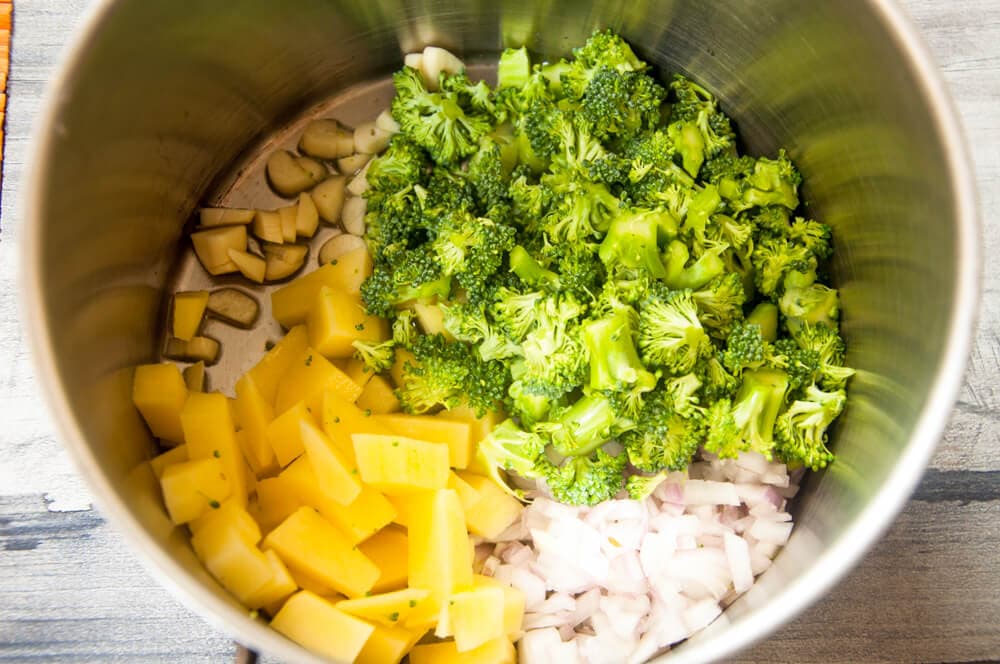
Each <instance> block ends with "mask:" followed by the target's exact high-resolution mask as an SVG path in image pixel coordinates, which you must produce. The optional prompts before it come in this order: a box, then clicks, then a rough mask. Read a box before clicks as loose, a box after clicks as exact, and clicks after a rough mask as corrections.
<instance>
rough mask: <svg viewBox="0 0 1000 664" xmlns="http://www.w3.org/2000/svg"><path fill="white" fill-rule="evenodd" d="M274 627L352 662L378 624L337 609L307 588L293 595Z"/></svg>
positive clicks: (336, 658) (320, 651)
mask: <svg viewBox="0 0 1000 664" xmlns="http://www.w3.org/2000/svg"><path fill="white" fill-rule="evenodd" d="M271 627H273V628H274V629H276V630H278V631H279V632H281V633H282V634H284V635H285V636H287V637H288V638H290V639H291V640H292V641H295V642H296V643H298V644H299V645H301V646H303V647H305V648H307V649H309V650H311V651H313V652H315V653H317V654H319V655H321V656H323V657H328V658H330V659H332V660H334V661H338V662H352V661H354V660H355V659H356V658H357V657H358V655H359V654H360V653H361V650H362V649H363V648H364V646H365V643H366V642H367V641H368V639H369V638H370V637H371V635H372V633H373V632H374V631H375V628H374V627H373V626H372V625H369V624H368V623H366V622H365V621H363V620H358V619H357V618H354V617H352V616H349V615H347V614H346V613H344V612H342V611H339V610H337V609H336V608H335V607H334V605H333V604H331V603H330V602H328V601H326V600H325V599H323V598H322V597H319V596H318V595H315V594H313V593H311V592H309V591H308V590H303V591H301V592H298V593H296V594H295V595H292V596H291V597H290V598H289V599H288V601H287V602H285V605H284V606H283V607H281V610H280V611H278V614H277V615H276V616H274V619H273V620H272V621H271Z"/></svg>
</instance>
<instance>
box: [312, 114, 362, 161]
mask: <svg viewBox="0 0 1000 664" xmlns="http://www.w3.org/2000/svg"><path fill="white" fill-rule="evenodd" d="M299 149H300V150H302V151H303V152H305V153H306V154H309V155H312V156H314V157H319V158H320V159H338V158H340V157H344V156H347V155H349V154H351V153H352V152H354V132H352V131H351V130H350V129H347V128H345V127H343V126H341V124H340V123H339V122H337V121H336V120H334V119H333V118H321V119H318V120H313V121H312V122H310V123H309V124H307V125H306V128H305V129H304V130H303V131H302V137H301V138H300V139H299Z"/></svg>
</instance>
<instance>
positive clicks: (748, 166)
mask: <svg viewBox="0 0 1000 664" xmlns="http://www.w3.org/2000/svg"><path fill="white" fill-rule="evenodd" d="M756 163H757V160H756V159H754V158H753V157H751V156H749V155H743V156H740V155H737V154H735V153H734V152H732V151H724V152H721V153H719V154H717V155H715V156H714V157H712V158H711V159H707V160H706V161H705V163H704V164H703V165H702V167H701V172H700V175H701V177H702V179H703V180H707V181H708V182H711V183H712V184H715V185H720V184H721V182H722V181H723V180H727V181H729V182H730V183H732V184H733V185H735V183H736V182H738V181H740V180H743V179H745V178H747V177H749V176H750V174H751V173H753V167H754V164H756Z"/></svg>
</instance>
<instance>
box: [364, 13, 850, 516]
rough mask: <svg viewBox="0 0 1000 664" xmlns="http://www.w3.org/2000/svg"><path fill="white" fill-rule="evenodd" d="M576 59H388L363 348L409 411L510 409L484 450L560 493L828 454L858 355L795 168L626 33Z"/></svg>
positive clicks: (593, 496)
mask: <svg viewBox="0 0 1000 664" xmlns="http://www.w3.org/2000/svg"><path fill="white" fill-rule="evenodd" d="M573 56H574V57H573V59H572V60H563V61H560V62H557V63H551V64H535V65H534V66H532V64H531V62H530V60H529V56H528V53H527V52H526V51H525V49H523V48H522V49H519V50H507V51H505V52H504V53H503V55H502V56H501V58H500V63H499V69H498V83H497V86H496V87H495V88H491V87H489V86H488V85H487V84H485V83H484V82H473V81H472V80H470V79H469V78H468V77H467V75H466V74H465V73H456V74H447V73H442V74H441V76H440V80H439V81H437V85H432V86H430V87H431V88H433V90H432V89H428V85H426V84H425V82H424V80H423V79H422V77H421V74H420V72H419V71H417V70H416V69H412V68H404V69H402V70H401V71H399V72H397V73H396V74H395V76H394V78H393V80H394V84H395V89H396V96H395V99H394V101H393V102H392V115H393V117H394V118H395V119H396V121H397V122H398V123H399V125H400V127H401V130H400V132H399V134H397V135H396V136H395V137H394V138H393V140H392V143H391V145H390V147H389V149H388V150H387V151H386V152H385V153H384V154H383V155H382V156H380V157H378V158H377V159H375V160H374V161H373V162H372V163H371V166H370V168H369V170H368V174H367V178H368V182H369V185H370V189H369V191H368V192H367V194H366V196H367V199H368V213H367V219H366V220H367V224H368V231H367V236H366V239H367V243H368V246H369V248H370V251H371V254H372V257H373V261H374V272H373V274H372V275H371V277H370V278H369V279H368V280H367V281H366V282H365V284H364V286H363V290H362V295H363V297H364V301H365V303H366V306H367V307H368V309H369V311H370V312H372V313H375V314H379V315H382V316H385V317H387V318H389V319H392V320H393V338H392V340H391V341H388V342H386V343H384V344H381V345H378V346H375V347H366V348H364V349H360V351H361V356H362V357H363V359H365V360H366V361H367V362H369V363H370V364H371V365H372V367H373V368H374V369H376V370H382V369H384V368H385V367H387V366H388V365H389V364H391V363H392V362H393V360H394V357H395V358H396V361H397V362H399V361H400V358H403V378H402V381H401V384H400V385H399V386H398V392H397V395H398V397H399V399H400V401H401V403H402V405H403V407H404V408H405V409H406V410H407V411H410V412H415V413H423V412H429V411H434V410H437V409H442V408H443V409H448V408H454V407H456V406H459V405H467V406H470V407H472V408H473V409H476V410H478V411H480V412H484V411H492V410H496V409H505V410H506V412H507V413H509V416H510V417H509V419H507V420H506V421H504V422H503V423H502V424H501V425H499V426H498V427H497V428H496V429H495V430H494V431H493V433H492V435H491V436H490V437H489V438H487V439H486V440H485V441H483V442H482V443H481V445H480V449H479V455H480V458H481V460H483V461H484V462H485V464H486V465H487V466H488V467H489V468H491V469H492V472H493V474H494V476H495V477H496V479H497V480H498V481H500V482H501V483H503V477H502V471H512V472H514V473H517V474H518V475H520V476H522V477H525V478H538V479H543V480H545V482H546V483H547V486H548V487H549V489H550V490H551V491H552V494H553V496H554V497H555V498H556V499H558V500H561V501H564V502H567V503H572V504H584V505H589V504H594V503H597V502H600V501H602V500H606V499H608V498H611V497H613V496H614V495H615V494H617V493H618V492H619V491H620V490H622V489H623V488H624V487H625V477H626V476H635V478H636V479H633V480H632V481H630V482H629V487H630V489H633V494H636V495H644V494H645V493H648V491H649V490H650V489H649V487H650V486H653V485H654V481H655V474H656V473H662V472H664V471H667V470H674V469H683V468H685V467H686V466H687V464H688V463H690V462H691V460H692V458H693V457H694V456H695V454H696V453H697V452H698V450H699V449H700V448H703V449H705V450H708V451H710V452H712V453H714V454H716V455H718V456H720V457H734V456H735V455H736V454H738V453H739V452H741V451H744V450H754V451H757V452H760V453H761V454H763V455H764V456H766V457H768V458H776V459H780V460H782V461H785V462H787V463H789V464H790V465H795V466H798V465H803V466H807V467H809V468H812V469H819V468H822V467H824V466H825V465H826V464H828V463H829V462H830V461H831V460H832V458H833V455H832V454H831V453H830V451H829V450H828V449H827V447H826V440H827V434H826V431H827V428H828V427H829V425H830V424H831V422H833V420H834V419H835V418H836V417H837V416H838V415H839V414H840V412H841V410H842V409H843V407H844V400H845V384H846V382H847V380H848V378H849V377H850V376H851V375H852V373H853V371H852V370H851V369H848V368H845V367H844V366H843V358H844V343H843V341H842V339H841V337H840V335H839V331H838V322H837V321H838V298H837V291H836V290H834V289H832V288H830V287H828V286H826V285H824V284H823V283H821V281H820V279H819V277H818V275H819V273H820V272H821V269H822V266H823V264H824V262H825V261H826V259H827V258H829V256H830V253H831V237H830V229H829V228H828V227H827V226H825V225H823V224H821V223H819V222H816V221H813V220H810V219H807V218H803V217H799V216H796V215H795V211H796V210H797V209H798V208H799V196H798V188H799V184H800V181H801V177H800V175H799V173H798V172H797V171H796V169H795V167H794V166H793V165H792V163H791V161H789V159H788V157H787V156H786V155H785V153H784V152H779V153H778V155H777V158H775V159H769V158H765V157H760V158H754V157H750V156H746V155H740V154H739V152H738V150H737V146H736V137H735V134H734V131H733V127H732V124H731V122H730V120H729V118H728V117H726V115H725V114H723V113H722V112H721V111H720V110H719V107H718V104H717V102H716V100H715V98H714V97H713V96H712V95H711V94H710V93H709V92H708V91H706V90H705V89H704V88H702V87H700V86H698V85H697V84H695V83H693V82H692V81H690V80H688V79H686V78H683V77H681V76H675V77H674V78H673V79H672V81H671V82H670V84H669V86H667V87H664V86H663V85H661V84H660V83H659V82H658V81H657V80H656V79H655V78H654V77H653V76H652V75H651V74H650V72H649V68H648V66H647V65H646V64H645V63H643V62H642V61H640V60H639V59H638V58H637V57H636V55H635V53H633V51H632V49H631V48H630V47H629V46H628V44H626V43H625V42H624V41H623V40H622V39H621V38H620V37H618V36H616V35H615V34H613V33H611V32H598V33H595V34H594V35H593V36H592V37H591V38H590V40H589V41H587V43H586V44H584V45H583V46H582V47H581V48H578V49H576V50H574V52H573ZM401 354H402V355H401ZM609 441H617V442H618V443H619V444H620V445H610V446H608V445H607V443H609ZM622 449H624V451H623V452H620V451H619V450H622ZM636 473H639V474H638V475H636ZM646 474H648V475H646ZM647 476H652V477H650V479H648V480H645V479H643V477H647Z"/></svg>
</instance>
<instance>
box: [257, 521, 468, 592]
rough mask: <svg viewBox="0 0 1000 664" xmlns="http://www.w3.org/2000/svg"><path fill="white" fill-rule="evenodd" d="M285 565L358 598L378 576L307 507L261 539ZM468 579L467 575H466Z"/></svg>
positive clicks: (377, 571) (361, 556) (372, 565)
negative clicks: (275, 552) (276, 553)
mask: <svg viewBox="0 0 1000 664" xmlns="http://www.w3.org/2000/svg"><path fill="white" fill-rule="evenodd" d="M264 547H265V548H268V549H274V550H275V551H277V552H278V555H279V556H281V559H282V560H283V561H285V564H286V565H288V566H289V567H292V568H295V569H300V570H302V571H303V572H305V573H306V574H308V575H310V576H312V577H314V578H316V579H317V580H319V581H321V582H322V583H325V584H327V585H329V586H330V587H331V588H333V589H335V590H337V591H338V592H342V593H344V594H345V595H347V596H348V597H360V596H363V595H364V594H365V593H366V592H367V591H369V590H371V588H372V586H374V585H375V582H376V581H377V580H378V577H379V569H378V567H376V566H375V563H373V562H372V561H371V560H369V559H368V558H367V557H365V555H364V554H363V553H361V552H360V551H358V550H357V549H356V548H353V547H352V546H351V545H350V544H349V543H348V541H347V539H345V537H344V535H343V534H342V533H341V532H340V531H339V530H337V528H336V527H335V526H334V525H333V524H332V523H330V522H329V521H327V520H326V519H324V518H323V517H321V516H320V515H319V514H317V513H316V511H315V510H314V509H312V508H309V507H300V508H299V509H298V510H296V511H295V512H294V513H293V514H292V515H291V516H290V517H288V518H287V519H285V520H284V521H283V522H282V523H281V525H279V526H278V527H277V528H275V529H274V530H272V531H271V532H270V533H269V534H268V535H267V537H265V538H264ZM470 579H471V577H470Z"/></svg>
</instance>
